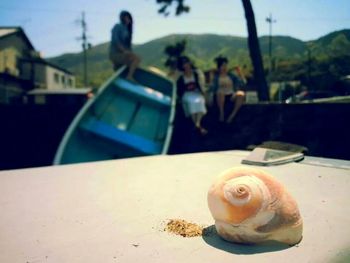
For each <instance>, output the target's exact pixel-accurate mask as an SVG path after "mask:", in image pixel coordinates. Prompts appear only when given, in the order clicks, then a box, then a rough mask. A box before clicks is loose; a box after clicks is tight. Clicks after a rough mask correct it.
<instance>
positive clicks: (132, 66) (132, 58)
mask: <svg viewBox="0 0 350 263" xmlns="http://www.w3.org/2000/svg"><path fill="white" fill-rule="evenodd" d="M140 61H141V60H140V58H139V57H138V56H137V55H135V54H132V55H131V56H130V62H129V65H128V66H129V71H128V75H127V76H126V78H127V79H128V80H131V81H135V79H134V73H135V70H136V68H137V67H138V65H139V64H140Z"/></svg>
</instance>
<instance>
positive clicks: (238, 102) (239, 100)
mask: <svg viewBox="0 0 350 263" xmlns="http://www.w3.org/2000/svg"><path fill="white" fill-rule="evenodd" d="M244 98H245V95H244V92H243V91H237V93H236V94H235V97H234V104H235V106H234V107H233V110H232V113H231V114H230V116H229V117H228V118H227V123H231V122H232V120H233V118H234V117H235V116H236V114H237V112H238V111H239V109H240V108H241V107H242V105H243V103H244Z"/></svg>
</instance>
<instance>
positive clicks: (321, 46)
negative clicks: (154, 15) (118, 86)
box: [49, 30, 350, 86]
mask: <svg viewBox="0 0 350 263" xmlns="http://www.w3.org/2000/svg"><path fill="white" fill-rule="evenodd" d="M183 39H186V41H187V47H186V54H188V55H189V56H190V57H191V58H192V59H193V60H194V61H195V64H196V65H197V66H198V67H200V68H202V69H203V70H205V69H208V68H211V67H213V66H214V62H213V59H214V58H215V57H216V56H218V55H220V54H221V55H224V56H227V57H229V59H230V64H231V65H232V66H233V65H241V66H242V65H250V59H249V52H248V48H247V39H246V38H244V37H236V36H222V35H214V34H201V35H194V34H178V35H169V36H165V37H162V38H159V39H154V40H152V41H149V42H147V43H144V44H141V45H136V46H135V47H134V50H135V52H136V53H138V54H139V55H140V56H141V57H142V64H143V65H144V66H155V67H159V68H164V61H165V60H166V56H165V55H164V53H163V51H164V48H165V46H166V45H169V44H174V43H176V42H177V41H180V40H183ZM259 40H260V46H261V51H262V55H263V57H264V60H265V62H267V59H268V47H269V38H268V37H267V36H263V37H260V39H259ZM272 41H273V50H272V51H273V56H274V58H275V59H276V60H279V61H281V60H286V61H302V60H305V59H306V57H307V48H308V47H309V48H310V50H311V51H312V53H313V55H315V56H319V57H321V58H322V56H323V57H325V56H327V55H329V54H330V53H332V54H333V53H334V52H335V51H336V52H338V53H340V54H344V55H346V54H349V53H350V30H341V31H337V32H332V33H330V34H328V35H326V36H323V37H321V38H319V39H317V40H314V41H309V42H303V41H301V40H299V39H295V38H292V37H289V36H273V38H272ZM108 48H109V43H103V44H99V45H96V46H94V47H92V48H91V49H90V50H89V51H88V71H89V81H90V84H91V85H94V86H99V85H100V84H101V83H102V82H103V81H104V80H105V79H107V78H108V77H109V76H110V75H111V74H112V67H111V63H110V61H109V60H108ZM49 60H50V61H51V62H52V63H55V64H58V65H60V66H62V67H65V68H67V69H69V70H71V71H72V72H74V73H75V74H76V75H77V78H78V83H79V82H80V81H81V75H82V68H83V65H82V62H83V58H82V53H74V54H64V55H61V56H58V57H54V58H50V59H49ZM80 83H81V82H80Z"/></svg>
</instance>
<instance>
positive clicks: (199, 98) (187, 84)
mask: <svg viewBox="0 0 350 263" xmlns="http://www.w3.org/2000/svg"><path fill="white" fill-rule="evenodd" d="M178 66H179V70H180V71H181V72H182V74H181V76H180V77H179V78H178V80H177V82H176V84H177V91H178V96H179V98H180V99H181V102H182V106H183V109H184V112H185V116H186V117H189V116H190V117H191V119H192V121H193V124H194V125H195V128H196V129H197V130H198V131H199V132H200V133H201V134H202V135H205V134H207V132H208V131H207V130H206V129H205V128H203V127H202V118H203V116H204V115H205V114H206V112H207V110H206V107H205V99H204V96H203V79H204V77H203V74H201V72H200V71H198V70H196V69H194V67H193V65H192V63H191V61H190V59H189V58H188V57H186V56H182V57H180V58H179V60H178Z"/></svg>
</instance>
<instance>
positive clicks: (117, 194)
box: [0, 151, 350, 263]
mask: <svg viewBox="0 0 350 263" xmlns="http://www.w3.org/2000/svg"><path fill="white" fill-rule="evenodd" d="M247 154H248V152H242V151H228V152H212V153H197V154H188V155H174V156H155V157H143V158H133V159H124V160H115V161H104V162H96V163H85V164H78V165H66V166H55V167H44V168H34V169H23V170H11V171H2V172H0V262H22V263H25V262H142V263H144V262H225V263H227V262H300V263H301V262H321V263H322V262H336V260H337V258H339V259H340V260H341V259H342V257H344V256H346V255H349V250H350V227H349V223H350V170H348V169H337V168H331V167H324V166H317V165H316V166H315V165H312V164H302V163H291V164H287V165H283V166H275V167H264V168H261V169H264V170H266V171H268V172H270V173H271V174H273V175H275V176H276V177H277V178H278V180H280V181H281V182H282V183H284V184H285V185H286V186H287V187H288V189H289V191H290V192H291V194H292V195H293V196H294V197H295V199H296V200H297V202H298V204H299V208H300V211H301V215H302V217H303V220H304V235H303V236H304V237H303V240H302V242H301V243H300V244H299V245H297V246H294V247H285V246H279V245H275V244H268V245H259V246H243V245H237V244H231V243H228V242H225V241H223V240H222V239H220V238H219V237H217V235H215V233H213V234H211V235H209V236H207V237H204V238H203V237H194V238H183V237H181V236H176V235H173V234H169V233H167V232H164V231H163V228H164V224H165V222H166V220H167V219H175V218H179V219H184V220H187V221H191V222H194V223H197V224H203V225H208V226H210V225H212V224H213V223H214V222H213V219H212V217H211V215H210V212H209V209H208V207H207V200H206V195H207V190H208V188H209V185H210V184H211V182H212V180H213V178H214V177H215V176H216V175H217V174H218V173H220V172H221V171H222V170H224V169H227V168H230V167H232V166H235V165H240V161H241V159H242V158H243V157H244V156H246V155H247ZM344 163H345V164H346V162H344ZM347 163H349V162H347ZM345 167H346V166H345Z"/></svg>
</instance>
